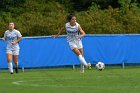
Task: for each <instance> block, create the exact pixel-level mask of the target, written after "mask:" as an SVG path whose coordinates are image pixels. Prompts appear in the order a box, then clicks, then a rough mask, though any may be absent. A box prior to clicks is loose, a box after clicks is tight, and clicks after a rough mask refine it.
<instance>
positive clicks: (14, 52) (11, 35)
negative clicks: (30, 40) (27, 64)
mask: <svg viewBox="0 0 140 93" xmlns="http://www.w3.org/2000/svg"><path fill="white" fill-rule="evenodd" d="M8 26H9V30H7V31H5V33H4V37H3V38H2V40H3V41H5V40H7V47H6V54H7V61H8V68H9V71H10V73H11V74H13V65H12V58H13V59H14V64H15V72H16V73H18V55H19V50H20V47H19V44H18V42H19V41H20V40H21V39H22V35H21V33H20V32H19V31H18V30H16V29H15V24H14V23H13V22H10V23H9V24H8Z"/></svg>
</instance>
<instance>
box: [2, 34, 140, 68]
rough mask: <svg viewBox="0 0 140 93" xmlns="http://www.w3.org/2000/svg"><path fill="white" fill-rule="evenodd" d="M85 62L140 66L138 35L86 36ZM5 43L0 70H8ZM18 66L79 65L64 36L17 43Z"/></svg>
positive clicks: (84, 39)
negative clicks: (137, 64)
mask: <svg viewBox="0 0 140 93" xmlns="http://www.w3.org/2000/svg"><path fill="white" fill-rule="evenodd" d="M82 41H83V46H84V55H85V59H86V60H87V62H90V63H92V64H95V63H96V62H98V61H102V62H104V63H105V64H122V63H140V35H87V36H85V37H84V38H83V39H82ZM5 47H6V42H2V41H1V40H0V68H7V61H6V53H5V52H6V50H5ZM20 48H21V50H20V56H19V65H20V66H24V67H46V66H62V65H73V64H80V62H79V60H78V58H77V57H76V55H75V54H74V53H73V52H72V51H71V50H70V48H69V46H68V43H67V41H66V36H61V37H59V38H52V37H30V38H27V37H26V38H23V39H22V41H21V42H20Z"/></svg>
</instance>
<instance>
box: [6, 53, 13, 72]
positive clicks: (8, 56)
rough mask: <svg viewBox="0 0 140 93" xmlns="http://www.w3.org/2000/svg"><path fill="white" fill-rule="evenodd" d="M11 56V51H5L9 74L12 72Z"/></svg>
mask: <svg viewBox="0 0 140 93" xmlns="http://www.w3.org/2000/svg"><path fill="white" fill-rule="evenodd" d="M12 56H13V55H12V51H7V62H8V68H9V72H10V73H11V74H13V65H12Z"/></svg>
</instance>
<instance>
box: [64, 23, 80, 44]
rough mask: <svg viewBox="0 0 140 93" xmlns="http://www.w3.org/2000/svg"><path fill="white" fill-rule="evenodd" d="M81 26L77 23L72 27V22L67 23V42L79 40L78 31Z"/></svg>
mask: <svg viewBox="0 0 140 93" xmlns="http://www.w3.org/2000/svg"><path fill="white" fill-rule="evenodd" d="M78 26H79V24H78V23H77V22H76V24H75V25H74V26H71V25H70V22H68V23H66V32H67V41H68V42H71V41H76V40H79V35H80V32H79V29H78Z"/></svg>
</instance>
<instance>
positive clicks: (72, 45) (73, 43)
mask: <svg viewBox="0 0 140 93" xmlns="http://www.w3.org/2000/svg"><path fill="white" fill-rule="evenodd" d="M68 43H69V46H70V49H71V50H73V49H74V48H78V49H81V48H83V44H82V41H81V40H76V41H71V42H68Z"/></svg>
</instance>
